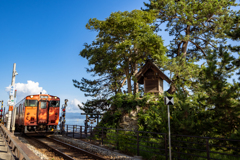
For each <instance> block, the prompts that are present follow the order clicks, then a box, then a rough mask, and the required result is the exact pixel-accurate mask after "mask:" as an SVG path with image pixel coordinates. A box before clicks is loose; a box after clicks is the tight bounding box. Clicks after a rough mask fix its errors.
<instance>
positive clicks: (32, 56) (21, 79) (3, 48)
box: [0, 0, 237, 112]
mask: <svg viewBox="0 0 240 160" xmlns="http://www.w3.org/2000/svg"><path fill="white" fill-rule="evenodd" d="M143 2H148V1H147V0H130V1H129V0H121V1H116V0H103V1H98V0H88V1H82V0H71V1H66V0H61V1H57V0H51V1H47V0H41V1H40V0H34V1H33V0H24V1H23V0H21V1H20V0H14V1H13V0H12V1H7V0H1V1H0V56H1V58H0V73H1V74H0V77H1V81H0V82H1V83H0V100H4V106H5V107H6V108H8V107H7V105H6V104H7V103H6V102H7V100H8V97H9V93H8V92H7V91H6V87H8V86H9V85H10V84H11V76H12V69H13V63H16V70H17V72H18V75H17V76H16V84H17V89H18V94H17V101H18V100H20V99H21V98H23V97H24V96H26V95H29V94H38V93H39V92H40V91H43V92H44V93H45V92H46V93H48V94H51V95H55V96H58V97H60V98H61V102H62V103H61V104H63V102H64V99H69V107H68V110H67V111H68V112H80V110H79V109H78V107H77V104H79V103H80V102H85V101H86V100H87V98H86V97H84V93H82V92H80V90H78V89H77V88H75V87H74V86H73V83H72V79H77V80H80V79H81V78H82V77H85V78H90V75H89V74H87V73H86V70H85V68H86V67H88V65H87V60H86V59H83V58H82V57H80V56H79V52H80V51H81V50H82V49H83V48H84V47H83V44H84V43H91V41H93V40H94V39H95V36H96V34H97V33H96V32H91V31H89V30H87V29H86V28H85V25H86V23H87V22H88V20H89V19H90V18H97V19H100V20H104V19H105V18H107V17H108V16H109V15H110V14H111V13H112V12H116V11H131V10H133V9H140V8H141V7H144V5H143ZM161 35H162V38H163V39H164V42H165V43H164V44H165V45H168V44H169V41H170V40H171V37H169V35H168V33H167V32H162V33H161ZM233 44H237V42H233ZM165 86H166V87H165V88H164V90H167V89H168V87H167V85H166V84H165Z"/></svg>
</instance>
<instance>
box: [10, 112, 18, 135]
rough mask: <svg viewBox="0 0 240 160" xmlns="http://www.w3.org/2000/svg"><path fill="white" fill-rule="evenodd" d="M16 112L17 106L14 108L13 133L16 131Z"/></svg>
mask: <svg viewBox="0 0 240 160" xmlns="http://www.w3.org/2000/svg"><path fill="white" fill-rule="evenodd" d="M16 112H17V108H16V107H15V108H14V109H13V116H12V127H11V128H12V132H13V133H14V131H15V120H16Z"/></svg>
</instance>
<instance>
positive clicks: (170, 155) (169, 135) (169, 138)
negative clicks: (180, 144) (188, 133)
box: [168, 105, 172, 160]
mask: <svg viewBox="0 0 240 160" xmlns="http://www.w3.org/2000/svg"><path fill="white" fill-rule="evenodd" d="M168 140H169V160H172V154H171V131H170V111H169V105H168Z"/></svg>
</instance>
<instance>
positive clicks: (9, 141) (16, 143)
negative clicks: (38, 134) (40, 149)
mask: <svg viewBox="0 0 240 160" xmlns="http://www.w3.org/2000/svg"><path fill="white" fill-rule="evenodd" d="M0 132H1V133H0V134H1V135H2V137H3V138H4V141H5V144H6V145H7V150H8V152H10V153H11V155H12V156H11V157H12V158H11V159H19V160H32V159H34V160H40V158H39V157H38V156H36V155H35V154H34V153H33V152H32V151H31V150H30V149H28V148H27V146H26V145H25V144H23V143H22V142H21V141H20V140H19V139H18V138H17V137H15V136H14V134H13V133H11V132H9V131H8V130H7V128H6V127H4V125H2V124H0Z"/></svg>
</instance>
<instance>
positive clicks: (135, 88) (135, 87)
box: [133, 63, 139, 95]
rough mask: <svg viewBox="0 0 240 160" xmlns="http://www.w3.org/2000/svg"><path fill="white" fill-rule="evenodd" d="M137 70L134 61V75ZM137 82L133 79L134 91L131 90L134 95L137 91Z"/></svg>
mask: <svg viewBox="0 0 240 160" xmlns="http://www.w3.org/2000/svg"><path fill="white" fill-rule="evenodd" d="M137 72H138V69H137V64H136V63H135V65H134V75H136V74H137ZM138 89H139V87H138V82H137V81H134V91H133V94H134V95H135V94H136V93H138Z"/></svg>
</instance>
